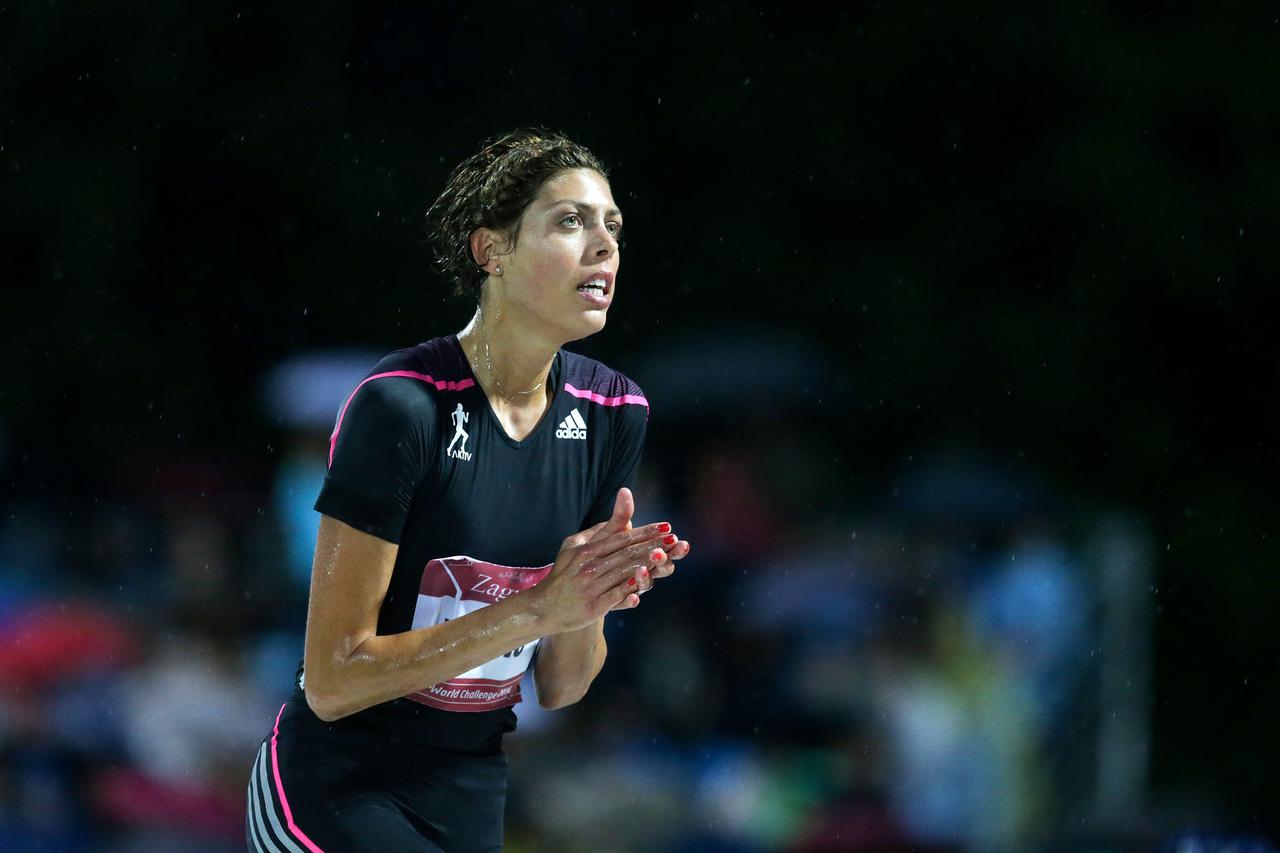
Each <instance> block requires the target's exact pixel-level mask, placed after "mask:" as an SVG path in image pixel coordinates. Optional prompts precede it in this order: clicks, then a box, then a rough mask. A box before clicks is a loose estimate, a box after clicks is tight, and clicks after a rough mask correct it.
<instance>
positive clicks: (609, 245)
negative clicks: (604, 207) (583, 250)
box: [592, 223, 618, 259]
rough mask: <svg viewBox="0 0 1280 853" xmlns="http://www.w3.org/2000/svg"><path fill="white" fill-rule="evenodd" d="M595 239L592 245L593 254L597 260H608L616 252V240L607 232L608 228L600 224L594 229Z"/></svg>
mask: <svg viewBox="0 0 1280 853" xmlns="http://www.w3.org/2000/svg"><path fill="white" fill-rule="evenodd" d="M595 235H596V239H595V241H594V245H593V247H592V248H593V253H594V254H595V256H596V257H597V258H601V259H604V258H608V257H610V256H611V255H612V254H613V253H614V252H616V251H617V250H618V238H617V237H615V236H614V235H613V234H612V233H610V231H609V226H608V225H605V224H603V223H601V224H600V225H599V226H598V227H597V228H596V229H595Z"/></svg>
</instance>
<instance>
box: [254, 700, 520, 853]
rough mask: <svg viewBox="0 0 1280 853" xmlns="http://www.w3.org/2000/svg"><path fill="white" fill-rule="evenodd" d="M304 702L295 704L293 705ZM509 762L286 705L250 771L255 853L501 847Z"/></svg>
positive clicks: (497, 756) (498, 754) (500, 756)
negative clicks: (406, 738)
mask: <svg viewBox="0 0 1280 853" xmlns="http://www.w3.org/2000/svg"><path fill="white" fill-rule="evenodd" d="M299 704H301V707H299ZM506 794H507V759H506V756H505V755H504V754H503V753H502V752H501V750H498V751H495V752H492V753H489V754H483V755H477V754H472V753H459V752H450V751H448V750H441V749H432V748H430V747H424V746H421V745H417V744H405V743H403V742H399V741H398V739H395V738H391V737H389V736H388V735H387V734H386V733H384V732H382V731H379V730H378V729H376V728H375V727H373V726H368V725H338V724H329V723H325V722H324V721H322V720H320V719H319V718H318V717H316V716H315V715H314V714H313V713H312V712H311V709H310V708H308V707H306V704H305V702H302V703H299V702H298V701H297V700H296V699H295V700H292V701H290V702H288V703H286V704H285V706H284V707H283V708H281V709H280V713H279V714H278V715H277V716H276V724H275V727H274V729H273V730H272V732H271V734H270V735H268V736H267V738H266V740H264V741H263V743H262V746H261V748H259V750H258V757H257V761H256V762H255V763H254V766H253V773H252V775H251V776H250V778H249V792H248V814H247V815H246V818H245V822H246V832H247V833H248V841H249V849H250V850H251V851H258V853H355V852H356V851H363V850H368V851H376V853H391V851H401V850H403V851H428V850H431V851H440V850H444V851H455V850H456V851H480V850H500V849H502V812H503V807H504V805H505V803H506Z"/></svg>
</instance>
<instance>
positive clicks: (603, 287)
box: [578, 270, 613, 299]
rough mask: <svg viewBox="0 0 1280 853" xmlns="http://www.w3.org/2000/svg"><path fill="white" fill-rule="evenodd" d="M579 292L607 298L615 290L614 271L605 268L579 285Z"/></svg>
mask: <svg viewBox="0 0 1280 853" xmlns="http://www.w3.org/2000/svg"><path fill="white" fill-rule="evenodd" d="M578 292H579V293H582V294H585V295H587V296H594V297H598V298H601V299H603V298H605V297H607V296H608V295H609V294H610V293H612V292H613V273H612V272H610V271H608V270H605V271H603V272H598V273H596V274H595V275H593V276H592V277H591V278H589V279H587V280H586V281H584V282H582V283H581V284H579V285H578Z"/></svg>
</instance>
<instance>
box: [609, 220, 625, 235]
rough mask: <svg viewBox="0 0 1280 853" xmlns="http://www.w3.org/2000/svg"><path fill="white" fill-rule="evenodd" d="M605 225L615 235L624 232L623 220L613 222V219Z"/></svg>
mask: <svg viewBox="0 0 1280 853" xmlns="http://www.w3.org/2000/svg"><path fill="white" fill-rule="evenodd" d="M605 227H606V228H608V229H609V233H610V234H612V235H613V236H614V237H617V236H618V235H619V234H621V233H622V223H621V222H613V221H610V222H606V223H605Z"/></svg>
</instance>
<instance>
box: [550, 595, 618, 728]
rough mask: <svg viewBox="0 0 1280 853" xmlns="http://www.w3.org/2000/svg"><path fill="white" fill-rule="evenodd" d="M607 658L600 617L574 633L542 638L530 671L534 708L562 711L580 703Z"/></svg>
mask: <svg viewBox="0 0 1280 853" xmlns="http://www.w3.org/2000/svg"><path fill="white" fill-rule="evenodd" d="M607 655H608V646H607V645H606V644H605V640H604V619H603V617H602V618H600V619H597V620H596V621H594V622H592V623H591V624H590V625H587V626H586V627H584V628H579V629H578V630H576V631H566V632H565V633H563V634H556V635H554V636H551V637H544V638H543V639H542V642H541V643H540V644H539V646H538V661H537V664H536V665H535V668H534V682H535V683H536V685H537V687H538V704H540V705H542V707H544V708H563V707H564V706H565V705H572V704H573V703H574V702H577V701H578V700H580V699H581V698H582V697H583V696H585V695H586V693H587V688H588V687H590V686H591V682H592V681H594V680H595V678H596V676H597V675H599V674H600V670H601V668H602V667H603V666H604V661H605V657H607Z"/></svg>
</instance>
